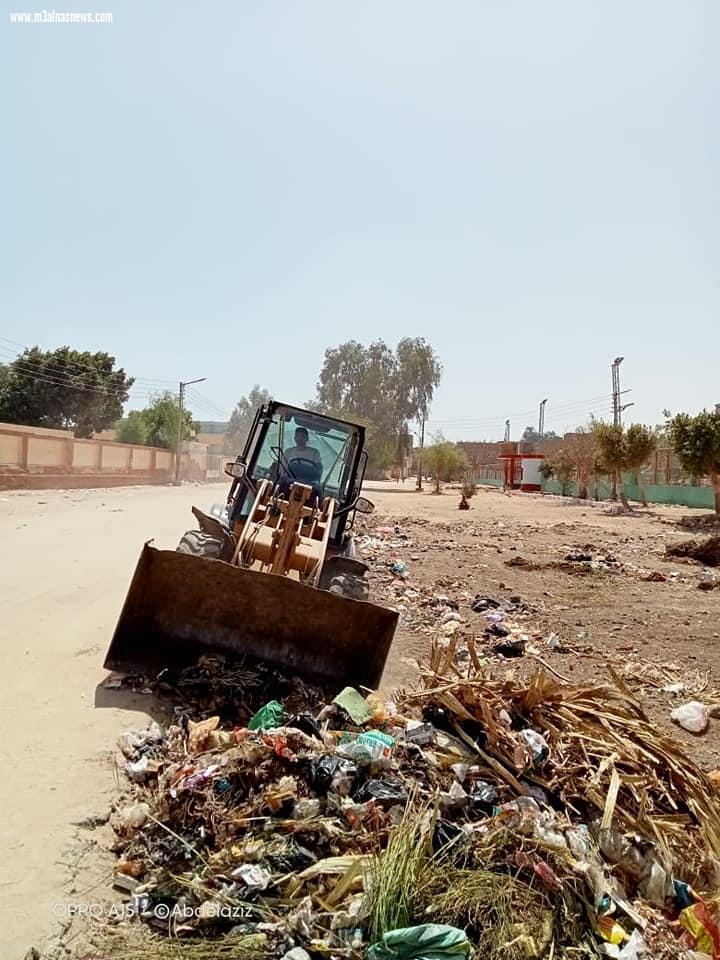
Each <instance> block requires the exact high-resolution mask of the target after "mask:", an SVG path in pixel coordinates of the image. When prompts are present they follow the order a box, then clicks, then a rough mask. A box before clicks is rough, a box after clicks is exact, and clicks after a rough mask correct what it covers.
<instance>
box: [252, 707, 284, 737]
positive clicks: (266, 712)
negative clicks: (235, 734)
mask: <svg viewBox="0 0 720 960" xmlns="http://www.w3.org/2000/svg"><path fill="white" fill-rule="evenodd" d="M284 716H285V710H284V709H283V705H282V704H281V703H278V702H277V700H271V701H270V702H269V703H266V704H265V706H264V707H261V708H260V709H259V710H258V712H257V713H256V714H255V715H254V716H253V717H252V718H251V720H250V723H248V730H273V729H274V728H275V727H279V726H281V725H282V722H283V718H284Z"/></svg>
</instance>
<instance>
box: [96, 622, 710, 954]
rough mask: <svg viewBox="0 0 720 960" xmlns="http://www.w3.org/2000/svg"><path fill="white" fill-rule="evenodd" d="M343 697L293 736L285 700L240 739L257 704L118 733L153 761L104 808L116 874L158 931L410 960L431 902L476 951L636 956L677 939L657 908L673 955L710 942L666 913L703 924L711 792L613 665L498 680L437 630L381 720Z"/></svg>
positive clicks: (187, 712) (280, 950)
mask: <svg viewBox="0 0 720 960" xmlns="http://www.w3.org/2000/svg"><path fill="white" fill-rule="evenodd" d="M496 609H497V608H496ZM468 645H469V646H470V648H471V653H470V656H469V658H468V659H467V660H464V659H463V658H460V659H459V660H458V657H457V654H458V652H459V650H460V647H461V646H465V647H467V646H468ZM213 668H214V670H215V671H216V673H217V672H218V670H219V667H218V664H217V662H216V663H215V664H214V667H213ZM192 669H193V671H194V672H193V673H192V675H193V676H198V675H201V674H202V673H203V671H207V669H208V665H207V664H199V665H198V667H197V668H192ZM227 669H228V672H229V673H230V674H232V668H231V667H229V666H228V667H227ZM198 671H199V672H198ZM181 679H182V678H181ZM216 679H217V681H218V682H217V684H216V686H219V687H220V688H222V686H223V684H222V682H221V680H220V677H219V676H218V677H217V678H216ZM257 686H258V685H257V684H249V685H248V687H247V689H246V692H247V693H248V695H249V696H250V699H251V700H254V698H255V695H256V692H257ZM287 686H288V688H289V689H291V690H292V688H293V684H292V683H290V682H289V681H288V682H287ZM185 688H186V689H187V686H186V687H185ZM242 695H243V690H242V689H240V690H238V691H237V696H238V697H240V696H242ZM338 699H339V700H340V703H339V704H338V703H333V698H332V697H331V696H330V695H328V696H327V697H326V701H325V703H320V702H317V701H315V702H314V703H313V704H312V707H309V705H308V704H307V703H306V704H304V705H303V708H304V709H306V710H308V709H309V711H310V717H308V715H307V713H306V714H305V723H306V724H307V725H308V726H307V729H308V731H310V732H305V731H304V730H301V729H298V728H297V727H294V726H292V725H291V724H292V721H291V720H289V719H288V718H289V716H290V714H291V712H294V711H296V710H298V709H300V707H299V705H298V703H297V700H295V702H294V703H293V704H292V707H291V706H290V705H288V704H281V703H280V702H278V703H277V704H271V706H272V709H271V710H270V711H267V710H265V715H267V716H271V717H272V722H273V723H275V722H282V723H283V724H284V725H281V726H271V725H267V724H261V725H259V726H258V725H257V724H256V727H257V728H256V729H254V730H253V729H250V722H251V720H252V719H253V718H255V717H257V716H258V712H259V713H260V714H262V713H263V708H264V707H265V706H267V705H262V707H261V708H258V709H255V708H254V706H253V708H251V707H250V706H246V708H245V709H244V710H240V711H239V716H242V717H244V718H245V721H244V725H243V723H242V722H241V721H240V719H239V717H238V722H236V723H232V722H230V721H229V720H227V719H226V720H221V719H220V717H219V715H213V716H210V717H207V716H204V715H203V713H204V711H203V709H202V708H201V709H200V710H199V712H197V713H196V712H195V711H196V710H197V705H196V706H194V707H193V706H191V705H185V706H184V707H183V709H182V710H179V711H178V712H177V717H178V722H176V723H173V724H171V725H170V726H169V727H168V729H167V730H165V731H159V729H158V728H156V727H155V728H153V729H152V730H151V731H150V730H149V731H147V732H140V733H137V732H132V733H130V734H127V735H125V736H124V737H123V738H122V740H121V743H122V746H123V748H124V749H125V748H127V747H128V745H129V744H132V746H133V753H132V755H133V757H134V758H135V759H133V760H132V761H131V762H132V763H133V764H137V763H139V762H140V761H141V760H142V759H143V758H145V757H149V756H151V757H152V760H153V761H154V763H153V767H152V769H151V772H150V776H151V777H152V780H151V781H150V782H148V781H141V782H138V781H136V780H133V781H131V783H130V785H129V790H130V793H131V794H132V796H133V798H134V802H133V803H125V804H123V805H120V806H119V807H118V809H117V810H116V811H115V812H114V813H113V815H112V817H111V824H112V826H113V828H114V829H115V832H116V837H117V839H116V844H115V849H116V852H117V853H118V855H119V858H120V859H119V862H118V865H117V873H116V876H117V877H118V878H120V877H124V878H125V885H124V887H123V889H125V890H126V891H127V892H128V894H129V895H130V897H131V902H132V904H134V905H135V908H136V910H137V912H138V914H139V915H140V916H141V917H142V918H143V919H145V920H146V921H147V922H148V924H149V925H150V926H151V927H152V928H153V929H155V931H156V932H160V931H162V932H164V933H165V934H166V935H173V936H180V935H182V936H183V937H184V938H189V939H190V942H195V941H198V942H204V941H205V940H206V939H207V938H210V939H211V940H212V942H213V943H218V944H223V943H225V942H226V941H227V940H228V938H229V937H233V936H237V935H238V932H239V931H238V929H237V928H238V927H241V928H242V932H243V936H245V937H248V936H253V937H256V938H257V937H258V936H262V938H263V939H262V949H260V948H259V947H258V951H259V952H258V953H257V956H268V957H276V958H281V957H292V958H296V957H301V956H304V955H305V954H304V953H303V951H305V953H307V954H308V955H309V956H311V957H316V956H320V955H322V956H332V957H337V958H341V957H347V958H353V957H358V958H359V957H362V956H364V955H365V954H364V953H363V951H368V950H369V952H368V954H367V955H368V956H371V957H372V956H375V957H406V958H411V957H416V956H417V957H422V956H424V954H422V953H411V952H402V950H405V947H402V950H401V949H400V948H401V946H402V944H404V943H406V942H407V943H415V941H416V940H417V937H418V936H420V940H422V936H424V934H422V935H418V934H417V932H416V931H417V930H418V929H419V928H421V927H422V925H423V923H425V924H426V925H427V921H426V919H425V918H426V911H430V916H431V917H432V919H433V923H435V922H437V923H436V925H438V924H439V925H441V926H442V925H443V924H444V925H445V929H454V930H458V931H459V932H460V934H461V938H460V939H459V940H458V943H461V944H463V943H467V944H468V949H470V948H471V947H473V948H475V949H476V950H477V951H478V953H477V955H478V956H483V957H489V958H491V960H492V958H498V960H500V958H501V957H518V958H520V957H530V958H532V957H538V958H540V957H545V956H549V955H550V953H549V951H550V950H551V949H552V951H553V953H552V955H553V956H554V957H567V958H568V960H569V958H571V957H574V956H575V955H576V954H575V953H573V952H568V951H571V948H572V949H573V950H574V949H576V948H578V944H582V945H583V949H584V950H585V955H587V956H601V955H605V956H613V955H614V956H631V955H632V953H631V952H629V951H630V944H633V949H634V950H635V952H636V954H637V955H638V956H642V953H640V952H638V951H639V950H640V944H644V945H646V946H647V944H649V942H650V940H653V938H654V940H655V941H658V940H659V941H662V942H665V943H666V944H672V946H673V949H674V950H675V951H676V952H675V953H674V954H669V953H667V952H665V953H663V952H661V951H660V952H658V951H657V950H656V951H655V952H652V949H651V948H650V947H649V946H647V951H649V952H647V953H646V956H648V957H657V958H663V957H666V956H667V957H669V956H671V955H672V956H679V955H680V950H681V942H682V941H681V938H680V936H679V933H680V931H681V930H682V929H683V928H682V926H672V925H671V924H670V923H669V921H668V920H666V919H664V917H665V915H667V916H672V917H675V918H676V919H677V921H678V924H684V925H685V928H687V929H686V930H685V934H683V936H685V937H686V940H687V943H688V945H689V944H690V940H691V939H692V938H693V937H694V938H695V942H705V941H704V940H703V936H705V934H703V932H702V930H700V929H699V927H698V924H699V923H700V921H699V920H697V911H696V912H695V913H690V914H687V915H686V916H685V919H684V920H683V919H681V918H682V913H683V911H684V910H687V909H690V907H693V908H695V907H697V906H698V905H702V908H703V910H705V911H707V916H706V915H705V914H703V913H702V910H700V914H701V915H702V916H704V917H705V920H704V921H703V923H705V924H706V925H707V924H710V925H712V923H714V922H715V921H714V920H713V916H714V914H713V913H712V907H711V906H709V905H708V903H709V895H711V894H713V893H714V892H715V891H716V888H717V882H718V877H719V876H720V863H718V859H717V858H718V857H719V856H720V813H719V812H718V811H717V809H716V808H715V806H714V804H713V802H712V800H711V797H712V794H713V788H712V786H711V783H710V781H709V780H708V779H707V778H706V777H705V776H704V774H702V773H701V771H700V770H699V769H697V768H696V767H695V766H694V765H693V764H692V763H691V762H690V761H689V760H688V759H687V758H686V757H685V756H684V755H683V754H682V753H681V751H680V750H679V748H678V747H677V745H676V744H674V743H673V742H672V741H670V740H668V739H667V738H663V737H661V736H658V735H657V734H656V733H655V732H654V730H653V728H652V726H651V725H650V724H649V723H648V722H647V719H646V718H645V717H644V715H643V712H642V709H641V708H640V707H639V705H638V704H637V702H636V701H635V700H634V699H633V697H632V694H631V693H630V691H629V689H628V688H627V687H626V686H625V685H624V683H623V682H622V681H621V680H620V678H619V677H616V680H615V682H614V683H613V682H610V683H608V684H592V685H588V686H577V685H568V684H562V683H559V682H557V681H555V680H553V679H552V678H550V677H548V676H547V674H545V673H543V672H538V673H536V674H534V675H533V676H532V678H531V679H530V680H529V681H528V682H524V681H521V680H519V679H515V678H514V677H513V676H512V675H511V674H507V675H506V676H505V677H504V678H502V679H499V678H497V677H494V676H493V675H492V674H491V672H490V671H489V669H488V668H487V667H486V666H483V664H482V658H480V657H479V656H477V654H476V652H475V651H474V650H472V641H471V640H468V639H467V638H466V639H465V640H463V641H462V643H461V642H460V641H459V640H456V639H453V640H451V641H450V644H449V646H446V647H441V646H440V645H439V644H436V645H435V646H434V648H433V652H432V656H431V658H430V661H429V662H427V663H425V664H422V665H421V667H420V681H419V684H418V686H417V687H416V688H414V689H411V690H406V691H401V692H398V694H397V695H396V698H395V705H394V711H395V712H392V711H391V710H388V709H385V708H383V711H382V716H383V718H384V719H383V720H382V721H381V722H380V723H376V722H375V720H374V716H375V714H376V711H377V707H378V704H379V703H383V698H382V697H381V698H377V697H376V698H374V699H372V698H363V697H362V696H361V694H360V693H359V692H358V691H352V693H350V692H349V691H348V690H345V691H342V692H341V696H340V697H339V698H338V697H337V695H336V696H335V700H336V701H337V700H338ZM361 701H362V702H364V704H365V707H366V709H365V710H363V709H362V704H361ZM221 702H223V703H224V702H225V699H224V698H222V701H221ZM347 706H350V707H351V711H352V713H353V715H355V716H357V717H360V718H362V722H360V723H354V722H353V721H352V720H351V718H350V714H349V713H348V711H347ZM278 708H280V709H278ZM296 716H297V714H296ZM311 720H312V722H310V721H311ZM338 721H342V722H343V727H342V728H338V727H337V726H336V723H337V722H338ZM151 733H152V735H150V734H151ZM158 734H160V735H161V737H162V739H161V740H158ZM388 858H389V859H388ZM508 870H510V872H508ZM678 883H680V884H682V885H683V886H682V890H684V891H685V895H686V896H688V897H689V902H688V904H686V905H685V906H682V907H680V906H679V901H678V894H677V892H676V885H677V884H678ZM121 886H122V883H121ZM401 891H405V893H404V894H403V895H402V896H401ZM688 891H691V892H690V893H688ZM695 891H699V892H698V893H696V892H695ZM706 895H707V897H708V899H707V900H706ZM160 906H162V907H163V908H164V909H163V910H162V911H160V913H159V912H158V909H159V907H160ZM223 907H226V908H227V909H226V910H225V912H223V909H222V908H223ZM231 908H232V909H231ZM698 909H699V908H698ZM232 910H235V911H236V912H237V911H241V912H242V923H240V924H239V923H238V917H237V916H233V915H232ZM166 911H167V912H166ZM662 911H664V913H663V912H662ZM379 917H386V920H385V921H379V920H378V918H379ZM481 917H483V918H484V920H483V922H482V923H481V922H480V918H481ZM388 924H392V925H391V926H389V925H388ZM381 928H382V929H381ZM703 929H705V927H703ZM233 930H235V933H232V931H233ZM408 930H409V931H411V933H408ZM691 930H692V932H691ZM398 931H400V932H398ZM403 938H404V939H403ZM408 938H409V939H408ZM618 938H620V940H619V941H618ZM633 938H634V939H633ZM663 938H664V939H663ZM258 943H259V941H258ZM605 943H607V944H609V945H615V946H618V947H619V948H620V952H617V953H615V954H613V953H610V954H608V953H607V951H604V952H603V950H604V948H602V949H601V945H602V944H605ZM371 944H374V946H372V947H371ZM256 946H257V943H256ZM636 947H637V949H636ZM409 949H410V948H409V947H408V950H409ZM643 949H645V947H643ZM392 951H395V952H392ZM622 951H625V952H624V953H623V952H622ZM113 955H114V956H115V954H113ZM147 955H148V956H154V955H155V954H152V953H150V952H148V954H147ZM157 955H158V956H162V954H157ZM238 955H242V954H238ZM433 955H438V956H441V955H442V954H441V953H439V952H438V951H436V953H435V954H433ZM450 955H451V954H450V953H448V956H450ZM715 955H717V956H720V952H719V953H717V954H715ZM117 956H118V957H119V958H122V956H123V954H122V952H118V954H117Z"/></svg>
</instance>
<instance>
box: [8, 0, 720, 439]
mask: <svg viewBox="0 0 720 960" xmlns="http://www.w3.org/2000/svg"><path fill="white" fill-rule="evenodd" d="M9 4H10V6H14V5H15V4H24V5H23V6H21V7H18V9H24V10H31V9H42V4H41V3H35V4H34V5H33V3H32V0H9ZM81 6H82V9H83V10H84V9H88V10H110V11H112V12H113V14H114V22H113V23H112V24H111V25H101V24H97V25H87V24H86V25H82V24H33V25H13V24H10V22H9V18H8V16H7V13H4V14H3V17H4V18H5V19H4V21H3V22H2V24H1V25H0V40H1V43H2V47H3V49H2V53H1V56H2V63H3V65H4V70H5V74H4V77H3V82H2V85H1V87H0V105H1V107H0V109H1V110H2V114H1V116H0V119H1V120H2V141H1V142H2V145H3V146H2V150H0V174H1V175H2V184H3V189H2V191H0V197H1V198H2V199H1V200H0V247H1V249H2V253H3V256H2V262H1V263H0V336H2V337H5V338H8V339H10V340H13V341H17V342H19V343H22V344H35V343H38V344H40V345H41V346H43V347H54V346H57V345H59V344H62V343H69V344H71V345H72V346H75V347H77V348H82V349H103V350H108V351H110V352H111V353H113V354H114V355H115V356H116V357H117V358H118V361H119V362H120V363H122V364H123V365H124V366H125V368H126V369H127V370H128V371H129V372H131V373H133V374H135V375H136V376H138V377H141V378H144V380H143V382H142V384H141V385H140V386H139V387H138V389H137V390H136V391H135V393H134V397H133V399H134V400H135V405H142V403H143V401H144V399H145V395H146V394H147V391H148V390H149V389H150V388H151V386H152V384H151V383H149V382H148V381H153V382H154V381H158V385H160V383H159V382H160V381H168V382H173V381H177V380H178V379H179V378H183V379H190V378H194V377H202V376H205V377H207V382H206V383H204V384H201V385H200V386H199V390H200V393H201V395H202V398H203V399H202V400H201V401H199V402H198V401H197V400H196V402H195V405H194V406H193V412H194V413H195V415H196V416H197V417H198V418H203V419H217V418H219V417H221V416H223V415H227V414H228V413H229V411H230V409H231V407H232V405H233V403H234V401H235V400H236V399H237V397H238V396H240V395H241V394H244V393H247V392H248V390H249V389H250V387H251V386H252V384H253V383H254V382H259V383H260V384H261V385H263V386H266V387H268V388H269V389H270V390H271V391H272V392H273V393H274V394H275V396H277V397H279V398H281V399H286V400H289V401H291V402H300V403H302V402H304V401H306V400H308V399H309V398H310V397H312V395H313V394H314V384H315V381H316V378H317V373H318V371H319V368H320V366H321V362H322V356H323V352H324V349H325V348H326V347H327V346H330V345H335V344H338V343H340V342H342V341H343V340H347V339H350V338H356V339H359V340H362V341H365V342H367V341H369V340H371V339H374V338H377V337H382V338H384V339H385V340H387V341H388V342H390V343H394V342H395V341H396V340H397V339H399V338H400V337H402V336H424V337H426V338H427V339H428V340H429V341H430V342H431V343H432V344H433V346H434V347H435V349H436V351H437V352H438V354H439V355H440V357H441V360H442V362H443V365H444V370H445V372H444V377H443V382H442V386H441V389H440V391H439V393H438V395H437V399H436V401H435V403H434V406H433V421H434V423H433V424H432V425H431V429H443V430H444V431H445V433H446V435H448V436H452V437H456V438H458V439H475V438H477V439H481V438H493V437H498V436H501V435H502V429H503V426H502V425H503V423H504V420H505V418H506V417H507V416H512V421H513V435H514V436H515V435H517V434H518V433H519V432H521V431H522V428H523V427H524V426H525V425H526V424H527V423H530V422H535V421H536V419H537V412H536V411H537V406H538V403H539V401H540V400H542V399H543V397H548V398H549V400H548V406H547V416H546V427H547V429H562V428H566V427H567V428H572V427H573V426H575V425H576V424H577V423H578V422H581V421H582V420H584V419H585V418H586V416H587V413H588V411H590V410H592V411H594V412H595V413H596V414H599V415H602V414H603V413H606V412H609V409H610V401H609V393H610V386H611V384H610V362H611V360H612V358H613V357H615V356H616V355H618V354H621V355H624V356H625V358H626V359H625V363H624V364H623V368H622V377H623V387H631V388H632V394H630V395H629V396H628V398H627V400H628V402H629V400H633V401H634V402H635V407H634V408H632V410H629V411H628V412H627V414H626V416H632V418H634V419H641V420H644V421H646V422H656V421H658V420H660V419H661V411H662V409H663V408H664V407H669V408H671V409H672V410H674V411H677V410H680V409H687V410H691V411H695V410H697V409H700V408H702V407H703V406H710V405H711V404H713V403H714V402H715V401H720V382H719V380H720V377H719V375H718V371H719V370H720V325H719V323H718V312H719V310H718V308H719V307H720V291H719V288H718V281H719V276H720V274H719V273H718V266H719V261H720V257H719V254H720V242H719V241H720V202H719V192H718V175H719V174H718V172H719V171H720V126H719V124H718V115H719V113H720V89H719V87H720V84H719V82H718V81H719V77H720V66H719V63H720V61H719V58H718V53H717V51H718V42H719V39H720V5H718V3H717V0H707V2H704V0H672V2H663V0H622V2H621V0H603V2H602V3H599V2H592V3H591V2H589V0H567V2H559V0H541V2H538V0H527V2H514V0H494V2H482V0H473V2H460V0H454V2H453V0H450V2H440V0H435V2H432V3H430V2H425V0H412V2H410V0H382V2H381V0H362V2H355V3H350V2H338V0H334V2H329V0H328V2H326V0H304V2H293V0H285V2H278V0H255V2H252V3H250V2H244V0H240V2H238V0H233V2H215V3H201V2H199V0H198V2H193V3H189V2H182V0H175V2H173V3H169V2H161V0H154V2H152V3H148V2H147V0H144V2H140V0H102V2H101V3H99V4H98V3H95V4H93V3H88V2H87V0H83V3H82V5H81ZM5 7H6V9H7V5H5ZM55 9H58V10H71V9H79V8H78V7H73V6H67V5H63V4H60V3H58V5H57V6H56V7H55ZM11 353H12V350H11V349H10V348H9V347H8V345H7V342H6V341H0V358H2V359H7V358H8V356H9V355H10V354H11Z"/></svg>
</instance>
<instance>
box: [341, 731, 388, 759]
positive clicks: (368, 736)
mask: <svg viewBox="0 0 720 960" xmlns="http://www.w3.org/2000/svg"><path fill="white" fill-rule="evenodd" d="M394 746H395V741H394V740H393V738H392V737H391V736H389V734H387V733H382V732H381V731H380V730H368V731H367V733H361V734H360V735H359V736H357V737H355V738H354V739H352V740H347V741H345V742H344V743H343V742H341V743H340V744H339V745H338V748H337V752H338V754H339V756H341V757H345V758H346V759H347V760H354V761H355V763H357V764H359V765H360V766H368V765H372V764H379V765H382V766H389V765H390V762H391V755H392V748H393V747H394Z"/></svg>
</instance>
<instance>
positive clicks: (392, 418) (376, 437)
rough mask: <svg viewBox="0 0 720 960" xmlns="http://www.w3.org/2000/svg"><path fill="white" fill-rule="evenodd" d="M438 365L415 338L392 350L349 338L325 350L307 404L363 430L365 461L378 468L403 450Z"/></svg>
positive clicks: (421, 417) (423, 415)
mask: <svg viewBox="0 0 720 960" xmlns="http://www.w3.org/2000/svg"><path fill="white" fill-rule="evenodd" d="M441 373H442V368H441V366H440V362H439V360H438V358H437V357H436V356H435V354H434V352H433V350H432V348H431V347H430V345H429V344H427V343H426V342H425V340H423V339H422V338H421V337H418V338H415V339H412V338H408V337H406V338H404V339H403V340H401V341H400V342H399V343H398V345H397V348H396V350H392V349H391V348H390V347H388V345H387V344H386V343H385V342H384V341H382V340H376V341H375V342H374V343H371V344H369V346H364V345H363V344H361V343H358V342H357V341H355V340H350V341H348V342H347V343H342V344H340V346H338V347H330V348H328V349H327V350H326V351H325V357H324V360H323V366H322V369H321V371H320V376H319V378H318V382H317V394H316V399H315V401H314V403H313V404H312V406H313V408H314V409H316V410H318V411H319V412H321V413H325V414H327V415H329V416H337V417H342V418H343V419H347V420H354V421H355V422H357V423H360V424H363V425H364V426H365V427H366V428H367V431H368V432H367V447H368V453H369V457H370V465H371V468H372V469H373V470H374V471H376V472H377V471H381V470H384V469H386V468H387V467H388V466H390V465H391V464H392V463H393V462H395V461H396V460H397V459H398V458H400V459H402V457H403V456H404V455H405V454H406V453H407V452H408V447H409V437H410V431H409V429H408V423H409V421H411V420H417V421H419V422H421V423H424V421H425V420H426V419H427V416H428V412H429V409H430V403H431V401H432V398H433V395H434V392H435V389H436V387H437V385H438V383H439V382H440V376H441Z"/></svg>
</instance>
